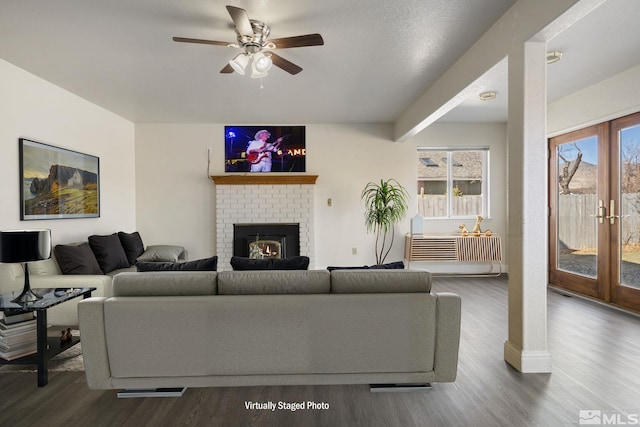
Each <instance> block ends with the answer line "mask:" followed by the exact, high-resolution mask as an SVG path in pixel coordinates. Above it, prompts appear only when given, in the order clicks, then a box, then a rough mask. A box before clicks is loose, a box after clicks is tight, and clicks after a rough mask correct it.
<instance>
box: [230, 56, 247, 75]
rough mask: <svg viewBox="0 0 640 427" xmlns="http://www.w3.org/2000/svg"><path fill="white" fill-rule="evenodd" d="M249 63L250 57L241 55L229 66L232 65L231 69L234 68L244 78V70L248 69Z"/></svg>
mask: <svg viewBox="0 0 640 427" xmlns="http://www.w3.org/2000/svg"><path fill="white" fill-rule="evenodd" d="M248 63H249V56H248V55H247V54H244V53H239V54H238V55H237V56H236V57H235V58H233V59H232V60H231V61H229V65H231V68H233V70H234V71H235V72H236V73H238V74H240V75H241V76H244V69H245V68H247V64H248Z"/></svg>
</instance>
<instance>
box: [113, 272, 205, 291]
mask: <svg viewBox="0 0 640 427" xmlns="http://www.w3.org/2000/svg"><path fill="white" fill-rule="evenodd" d="M217 274H218V273H216V272H215V271H193V272H189V273H186V272H181V271H164V272H155V271H150V272H146V273H126V272H125V273H120V274H118V275H116V276H114V278H113V296H114V297H123V296H199V295H215V294H216V292H217V281H216V276H217Z"/></svg>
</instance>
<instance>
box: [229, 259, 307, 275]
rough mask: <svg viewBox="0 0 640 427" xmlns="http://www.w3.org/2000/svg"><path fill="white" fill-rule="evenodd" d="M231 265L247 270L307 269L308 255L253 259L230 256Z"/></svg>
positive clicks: (238, 269) (237, 268)
mask: <svg viewBox="0 0 640 427" xmlns="http://www.w3.org/2000/svg"><path fill="white" fill-rule="evenodd" d="M231 267H232V268H233V269H234V270H236V271H249V270H307V269H308V268H309V257H306V256H294V257H289V258H281V259H279V258H267V259H253V258H244V257H237V256H234V257H231Z"/></svg>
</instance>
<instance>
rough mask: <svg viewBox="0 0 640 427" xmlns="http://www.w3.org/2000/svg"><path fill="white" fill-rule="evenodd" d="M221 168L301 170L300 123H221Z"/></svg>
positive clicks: (303, 144) (302, 139)
mask: <svg viewBox="0 0 640 427" xmlns="http://www.w3.org/2000/svg"><path fill="white" fill-rule="evenodd" d="M224 145H225V151H224V153H225V154H224V161H225V167H224V170H225V172H243V173H246V172H305V171H306V154H307V153H306V140H305V127H304V126H225V127H224Z"/></svg>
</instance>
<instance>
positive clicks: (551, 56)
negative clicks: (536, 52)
mask: <svg viewBox="0 0 640 427" xmlns="http://www.w3.org/2000/svg"><path fill="white" fill-rule="evenodd" d="M561 59H562V52H560V51H559V50H554V51H553V52H547V64H553V63H555V62H558V61H560V60H561Z"/></svg>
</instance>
